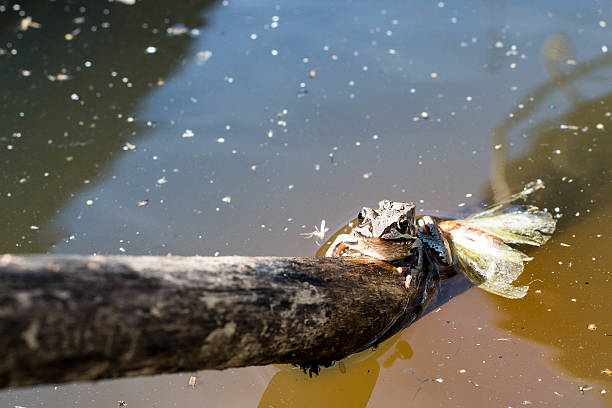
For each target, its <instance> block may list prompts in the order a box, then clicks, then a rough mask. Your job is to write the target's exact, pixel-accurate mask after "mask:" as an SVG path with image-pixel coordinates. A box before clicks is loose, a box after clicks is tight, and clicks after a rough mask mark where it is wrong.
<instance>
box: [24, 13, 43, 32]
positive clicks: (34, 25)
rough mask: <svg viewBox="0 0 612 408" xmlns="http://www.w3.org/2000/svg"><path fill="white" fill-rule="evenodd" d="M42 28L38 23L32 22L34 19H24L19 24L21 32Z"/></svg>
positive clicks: (28, 17)
mask: <svg viewBox="0 0 612 408" xmlns="http://www.w3.org/2000/svg"><path fill="white" fill-rule="evenodd" d="M41 27H42V26H41V25H40V24H39V23H37V22H36V21H33V20H32V17H30V16H27V17H24V18H23V19H22V20H21V22H20V23H19V31H26V30H27V29H28V28H41Z"/></svg>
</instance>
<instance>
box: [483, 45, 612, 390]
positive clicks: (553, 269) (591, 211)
mask: <svg viewBox="0 0 612 408" xmlns="http://www.w3.org/2000/svg"><path fill="white" fill-rule="evenodd" d="M561 38H562V37H558V36H557V37H553V38H552V39H550V40H549V41H548V42H547V43H545V46H552V45H556V46H557V48H558V46H561V47H565V46H564V45H563V41H562V40H561ZM565 56H566V55H565ZM547 63H548V64H550V63H551V62H550V60H549V61H548V62H547ZM611 66H612V57H611V56H609V55H604V56H602V57H599V58H597V59H594V60H590V61H587V62H584V63H581V64H579V65H577V66H576V67H575V69H573V70H572V71H571V72H570V73H568V74H561V72H560V70H555V69H553V68H550V66H549V69H548V71H549V72H551V71H552V72H553V73H552V74H551V82H550V83H548V84H545V85H544V86H541V87H539V88H537V89H536V90H535V91H533V92H531V93H530V97H529V101H525V102H526V103H525V108H524V109H522V110H521V111H520V112H519V111H517V112H515V116H514V119H512V120H508V121H506V122H505V123H504V124H502V125H501V126H500V127H498V128H497V129H496V132H495V133H494V143H501V144H505V143H506V136H507V133H508V132H509V131H510V129H511V128H513V127H516V126H517V125H518V122H520V121H521V120H526V119H528V118H529V117H530V115H531V114H532V112H533V111H534V110H535V109H536V107H537V106H538V105H540V106H541V105H542V104H543V103H545V101H546V98H547V97H548V96H549V95H550V94H551V93H553V92H554V91H559V92H561V93H562V94H563V95H564V97H566V98H567V99H568V100H569V101H570V102H571V104H572V107H571V109H569V111H568V112H566V113H564V114H563V115H560V116H558V117H555V118H553V119H552V120H550V121H547V122H544V123H538V124H535V125H533V126H531V127H530V128H529V129H527V130H526V131H525V134H527V135H529V139H530V140H532V141H533V142H532V143H531V144H532V147H531V148H530V149H529V150H528V151H527V152H526V153H524V154H522V155H521V156H520V157H518V158H516V159H514V160H508V159H507V155H504V154H502V153H496V154H495V161H494V170H493V177H492V183H491V184H492V189H493V192H494V195H497V194H500V192H501V193H502V194H503V192H504V191H505V190H506V188H508V187H507V186H517V185H520V183H521V182H522V181H523V180H526V179H530V178H534V177H543V178H544V180H545V181H546V184H547V186H548V188H547V189H546V190H543V191H542V192H541V193H540V194H539V197H538V203H542V205H543V206H547V207H548V208H549V209H551V210H552V211H554V212H557V213H560V214H562V215H563V217H562V218H561V219H560V220H559V222H558V229H557V231H556V233H555V235H554V236H553V239H552V240H551V241H550V242H549V243H548V245H546V246H545V247H543V248H540V249H538V250H536V251H534V253H533V255H534V257H535V258H534V260H533V261H532V262H531V263H530V264H529V268H528V269H527V271H528V274H526V276H524V277H523V279H521V280H522V281H523V282H529V281H533V282H534V284H533V286H532V289H531V291H530V295H529V296H527V297H526V298H525V301H524V302H516V303H515V302H512V303H509V302H507V301H505V300H504V299H500V298H491V300H492V301H493V302H494V303H496V304H497V305H498V307H500V308H502V309H503V310H504V313H503V318H501V319H500V321H499V326H500V327H501V328H503V329H505V330H510V331H512V332H513V333H515V334H516V335H519V336H521V337H524V338H527V339H530V340H534V341H537V342H538V343H541V344H546V345H547V346H549V347H551V348H553V349H554V350H555V352H554V354H555V356H554V357H553V360H554V361H556V362H557V363H559V364H561V365H562V366H563V367H564V368H565V369H566V370H567V371H569V372H571V373H572V374H573V375H575V376H577V377H580V378H584V379H588V380H589V381H595V382H601V381H608V382H611V381H612V378H611V377H610V376H608V375H607V374H606V373H605V371H604V370H605V369H606V368H607V367H610V366H612V356H610V354H609V353H608V352H607V351H604V350H607V349H608V346H607V344H609V336H608V333H609V332H610V328H611V327H612V326H611V325H612V321H610V315H609V313H608V312H609V310H608V307H607V305H609V304H610V301H609V296H608V294H609V291H610V288H611V286H610V285H611V283H610V272H609V265H610V264H612V258H610V256H609V251H607V250H606V248H609V247H610V246H611V245H612V235H610V232H609V231H608V229H607V224H609V223H608V221H607V220H608V218H609V214H610V212H611V210H612V203H611V201H610V199H611V198H612V196H611V195H610V185H609V182H610V181H609V175H610V174H609V172H610V155H611V154H612V139H611V138H610V134H611V132H610V128H612V126H611V125H610V118H611V116H612V92H607V93H604V94H603V95H599V94H598V95H597V96H596V97H594V98H592V99H586V98H583V97H579V96H578V91H577V90H576V89H575V88H576V87H575V83H576V82H577V81H584V80H590V79H596V80H597V79H598V77H597V76H596V75H600V74H601V72H602V71H603V72H604V73H607V74H609V73H610V67H611ZM604 70H605V71H604ZM604 305H605V306H604ZM551 321H554V322H555V324H552V325H551V324H550V322H551ZM589 324H594V325H595V326H591V329H589Z"/></svg>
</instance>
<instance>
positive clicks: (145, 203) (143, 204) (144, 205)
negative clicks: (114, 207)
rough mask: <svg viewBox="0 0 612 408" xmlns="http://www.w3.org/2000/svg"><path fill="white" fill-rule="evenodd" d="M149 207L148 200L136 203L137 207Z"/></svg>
mask: <svg viewBox="0 0 612 408" xmlns="http://www.w3.org/2000/svg"><path fill="white" fill-rule="evenodd" d="M148 205H149V200H142V201H139V202H138V207H146V206H148Z"/></svg>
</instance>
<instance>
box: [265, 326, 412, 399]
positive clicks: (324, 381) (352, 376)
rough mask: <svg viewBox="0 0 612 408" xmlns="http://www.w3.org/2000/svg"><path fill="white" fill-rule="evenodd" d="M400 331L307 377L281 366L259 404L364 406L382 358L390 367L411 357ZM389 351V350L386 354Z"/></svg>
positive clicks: (410, 349) (410, 351)
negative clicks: (313, 375) (384, 357)
mask: <svg viewBox="0 0 612 408" xmlns="http://www.w3.org/2000/svg"><path fill="white" fill-rule="evenodd" d="M399 336H400V335H399V334H398V335H395V336H394V337H392V338H390V339H388V340H387V341H385V342H383V343H381V344H380V345H379V346H378V347H377V348H376V349H375V350H374V351H371V350H365V351H363V352H361V353H358V354H355V355H353V356H350V357H348V358H346V359H344V360H342V361H339V362H336V364H335V365H334V367H332V368H330V369H326V370H322V371H321V373H320V374H319V375H318V376H315V377H313V378H309V377H307V376H306V375H304V373H303V372H302V371H301V370H299V369H297V368H293V367H290V366H281V367H280V371H279V372H278V373H276V374H275V375H274V377H272V379H271V380H270V383H269V384H268V387H267V388H266V391H265V392H264V394H263V396H262V398H261V401H260V402H259V406H260V407H279V406H280V407H312V406H330V404H332V401H333V405H334V406H343V407H365V406H366V405H367V404H368V401H369V400H370V396H371V394H372V390H373V389H374V386H375V385H376V383H377V381H378V377H379V374H380V369H381V364H380V363H379V359H381V358H382V357H383V356H384V355H385V354H390V355H389V356H388V357H387V358H386V359H385V360H384V362H383V363H382V366H383V367H386V368H388V367H390V366H391V365H393V363H394V362H395V361H396V360H398V359H401V360H406V359H410V358H412V355H413V351H412V348H411V347H410V344H408V343H407V342H406V341H404V340H399ZM388 352H390V353H388Z"/></svg>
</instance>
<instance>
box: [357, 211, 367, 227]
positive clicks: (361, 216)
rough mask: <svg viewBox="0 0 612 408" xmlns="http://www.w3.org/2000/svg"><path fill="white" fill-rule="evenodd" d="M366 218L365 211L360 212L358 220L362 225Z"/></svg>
mask: <svg viewBox="0 0 612 408" xmlns="http://www.w3.org/2000/svg"><path fill="white" fill-rule="evenodd" d="M365 217H366V215H365V210H361V211H359V214H357V219H358V220H359V223H360V224H361V223H362V222H364V221H365Z"/></svg>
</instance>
